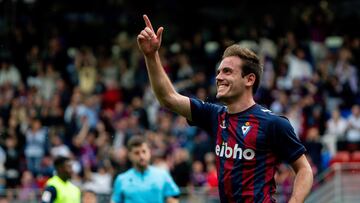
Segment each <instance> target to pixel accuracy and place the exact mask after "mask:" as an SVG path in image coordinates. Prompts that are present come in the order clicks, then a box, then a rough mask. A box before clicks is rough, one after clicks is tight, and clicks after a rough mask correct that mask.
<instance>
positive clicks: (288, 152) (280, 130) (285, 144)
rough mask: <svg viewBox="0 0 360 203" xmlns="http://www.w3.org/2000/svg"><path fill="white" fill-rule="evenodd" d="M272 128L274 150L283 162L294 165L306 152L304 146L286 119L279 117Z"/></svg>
mask: <svg viewBox="0 0 360 203" xmlns="http://www.w3.org/2000/svg"><path fill="white" fill-rule="evenodd" d="M272 127H273V132H272V133H273V136H272V139H273V140H272V143H273V149H274V151H275V153H276V154H277V155H278V157H279V158H280V159H281V160H282V161H285V162H287V163H292V162H294V161H295V160H296V159H298V158H299V157H300V156H301V155H302V154H304V153H305V152H306V149H305V147H304V145H303V144H302V143H301V142H300V140H299V138H298V137H297V136H296V134H295V131H294V128H293V127H292V126H291V124H290V122H289V121H288V120H287V119H286V118H284V117H277V118H276V119H275V121H274V123H273V125H272Z"/></svg>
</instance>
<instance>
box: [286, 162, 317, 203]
mask: <svg viewBox="0 0 360 203" xmlns="http://www.w3.org/2000/svg"><path fill="white" fill-rule="evenodd" d="M291 166H292V168H293V169H294V171H295V173H296V176H295V181H294V189H293V192H292V195H291V198H290V200H289V203H300V202H301V203H302V202H304V201H305V198H306V197H307V195H308V194H309V192H310V190H311V187H312V184H313V172H312V169H311V167H310V164H309V162H308V161H307V159H306V157H305V155H302V156H300V157H299V158H298V159H297V160H296V161H294V162H293V163H292V164H291Z"/></svg>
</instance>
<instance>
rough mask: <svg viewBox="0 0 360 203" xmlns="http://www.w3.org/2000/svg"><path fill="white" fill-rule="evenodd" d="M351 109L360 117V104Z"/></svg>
mask: <svg viewBox="0 0 360 203" xmlns="http://www.w3.org/2000/svg"><path fill="white" fill-rule="evenodd" d="M351 111H352V114H353V115H354V116H355V117H359V116H360V106H359V105H354V106H353V107H352V108H351Z"/></svg>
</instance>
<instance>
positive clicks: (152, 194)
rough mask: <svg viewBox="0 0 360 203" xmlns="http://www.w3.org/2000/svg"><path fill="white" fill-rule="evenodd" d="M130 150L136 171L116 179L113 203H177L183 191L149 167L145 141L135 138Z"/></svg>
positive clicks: (131, 170)
mask: <svg viewBox="0 0 360 203" xmlns="http://www.w3.org/2000/svg"><path fill="white" fill-rule="evenodd" d="M127 147H128V153H129V159H130V161H131V162H132V165H133V167H132V168H130V169H129V170H128V171H126V172H124V173H122V174H119V175H118V176H117V177H116V179H115V182H114V187H113V193H112V197H111V200H112V203H163V202H164V203H165V202H166V203H178V202H179V201H178V196H179V195H180V190H179V188H178V186H177V185H176V184H175V182H174V180H173V179H172V177H171V176H170V174H169V173H168V172H167V171H166V170H164V169H160V168H156V167H153V166H151V165H150V159H151V154H150V147H149V145H148V143H147V142H146V140H145V138H144V137H141V136H134V137H132V138H130V139H129V141H128V144H127Z"/></svg>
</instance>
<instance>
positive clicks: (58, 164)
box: [41, 157, 81, 203]
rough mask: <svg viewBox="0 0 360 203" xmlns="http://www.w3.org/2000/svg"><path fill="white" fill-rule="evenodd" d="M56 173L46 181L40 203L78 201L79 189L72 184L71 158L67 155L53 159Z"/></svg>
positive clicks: (77, 202)
mask: <svg viewBox="0 0 360 203" xmlns="http://www.w3.org/2000/svg"><path fill="white" fill-rule="evenodd" d="M54 165H55V169H56V175H54V176H53V177H52V178H50V179H49V180H48V181H47V182H46V188H45V191H44V193H43V194H42V197H41V202H42V203H80V202H81V192H80V189H79V188H78V187H77V186H75V185H74V184H72V183H71V182H70V181H69V179H70V178H71V173H72V167H71V160H70V159H69V158H67V157H57V158H56V159H55V161H54Z"/></svg>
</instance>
